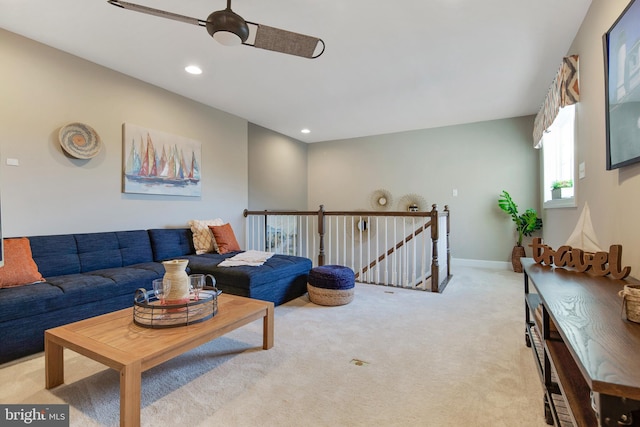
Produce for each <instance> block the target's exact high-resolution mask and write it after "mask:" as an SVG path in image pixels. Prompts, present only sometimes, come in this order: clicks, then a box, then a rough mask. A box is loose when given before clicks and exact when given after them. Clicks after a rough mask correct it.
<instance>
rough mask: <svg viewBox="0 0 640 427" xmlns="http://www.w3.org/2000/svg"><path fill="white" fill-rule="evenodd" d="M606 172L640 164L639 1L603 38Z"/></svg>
mask: <svg viewBox="0 0 640 427" xmlns="http://www.w3.org/2000/svg"><path fill="white" fill-rule="evenodd" d="M603 44H604V63H605V70H604V71H605V73H604V75H605V95H606V96H605V102H606V106H605V110H606V123H607V129H606V136H607V170H611V169H616V168H620V167H622V166H627V165H630V164H632V163H636V162H640V0H632V1H631V2H630V3H629V5H628V6H627V7H626V8H625V10H624V11H623V12H622V14H621V15H620V17H619V18H618V19H617V20H616V22H614V23H613V25H612V26H611V28H610V29H609V31H607V32H606V33H605V34H604V36H603Z"/></svg>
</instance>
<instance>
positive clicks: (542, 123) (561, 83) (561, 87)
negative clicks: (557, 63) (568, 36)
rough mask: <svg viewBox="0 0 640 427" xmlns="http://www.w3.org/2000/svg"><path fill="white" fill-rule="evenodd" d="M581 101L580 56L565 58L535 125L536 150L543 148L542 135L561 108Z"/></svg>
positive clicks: (534, 142)
mask: <svg viewBox="0 0 640 427" xmlns="http://www.w3.org/2000/svg"><path fill="white" fill-rule="evenodd" d="M579 100H580V85H579V82H578V55H571V56H565V57H564V58H563V59H562V66H561V67H560V69H559V70H558V74H556V77H555V78H554V79H553V83H552V84H551V87H550V88H549V92H548V93H547V96H546V98H545V100H544V103H543V104H542V107H540V111H538V114H537V115H536V119H535V121H534V123H533V146H534V147H535V148H540V147H541V145H542V144H541V143H542V134H543V133H544V131H545V130H547V129H548V128H549V126H551V123H553V121H554V120H555V118H556V116H557V115H558V111H559V110H560V108H561V107H565V106H567V105H571V104H575V103H576V102H578V101H579Z"/></svg>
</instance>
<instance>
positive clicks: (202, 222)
mask: <svg viewBox="0 0 640 427" xmlns="http://www.w3.org/2000/svg"><path fill="white" fill-rule="evenodd" d="M187 224H189V226H190V227H191V233H192V234H193V246H194V248H195V250H196V254H204V253H210V252H218V246H217V245H216V241H215V240H214V239H213V235H212V234H211V230H209V226H210V225H222V224H224V221H223V220H222V219H221V218H216V219H192V220H191V221H189V222H188V223H187Z"/></svg>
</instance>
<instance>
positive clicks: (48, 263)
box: [29, 234, 80, 278]
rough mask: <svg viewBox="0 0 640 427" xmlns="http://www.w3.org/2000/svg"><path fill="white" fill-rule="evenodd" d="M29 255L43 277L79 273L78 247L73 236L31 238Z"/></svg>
mask: <svg viewBox="0 0 640 427" xmlns="http://www.w3.org/2000/svg"><path fill="white" fill-rule="evenodd" d="M29 242H30V243H31V254H32V256H33V260H34V261H35V262H36V264H37V265H38V270H39V271H40V273H41V274H42V275H43V276H44V277H45V278H47V277H54V276H61V275H63V274H75V273H80V257H79V256H78V245H77V244H76V239H75V237H74V236H73V234H60V235H53V236H32V237H29Z"/></svg>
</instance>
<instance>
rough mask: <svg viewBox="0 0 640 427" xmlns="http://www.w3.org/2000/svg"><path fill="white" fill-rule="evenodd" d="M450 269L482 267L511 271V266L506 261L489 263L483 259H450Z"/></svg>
mask: <svg viewBox="0 0 640 427" xmlns="http://www.w3.org/2000/svg"><path fill="white" fill-rule="evenodd" d="M451 266H452V267H454V268H455V267H458V266H459V267H482V268H494V269H496V270H513V266H512V265H511V263H510V262H508V261H489V260H483V259H463V258H451Z"/></svg>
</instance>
